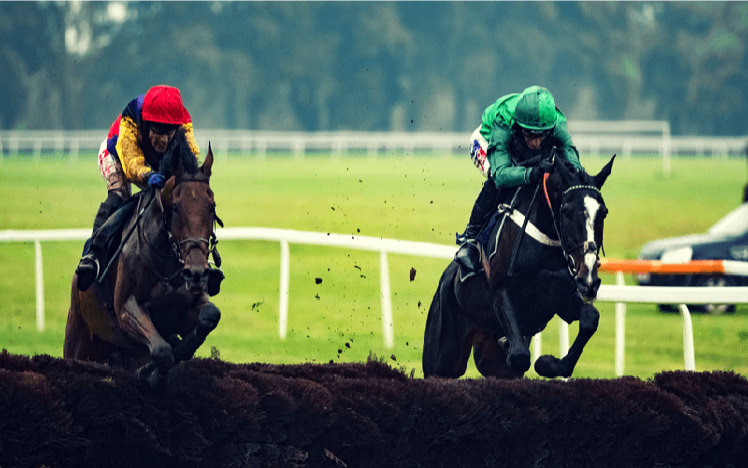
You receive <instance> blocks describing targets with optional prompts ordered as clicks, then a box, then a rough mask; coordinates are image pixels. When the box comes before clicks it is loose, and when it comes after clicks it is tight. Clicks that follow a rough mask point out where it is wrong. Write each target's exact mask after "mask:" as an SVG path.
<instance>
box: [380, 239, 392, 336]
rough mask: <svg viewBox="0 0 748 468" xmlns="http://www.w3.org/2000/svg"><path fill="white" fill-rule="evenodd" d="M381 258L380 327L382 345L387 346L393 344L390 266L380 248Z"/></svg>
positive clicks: (385, 254)
mask: <svg viewBox="0 0 748 468" xmlns="http://www.w3.org/2000/svg"><path fill="white" fill-rule="evenodd" d="M380 259H381V270H382V272H381V291H382V329H383V332H384V345H385V346H386V347H387V348H392V347H394V346H395V337H394V324H393V323H392V300H391V297H390V267H389V264H388V262H387V252H385V251H384V250H382V253H381V255H380Z"/></svg>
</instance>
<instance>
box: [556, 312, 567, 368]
mask: <svg viewBox="0 0 748 468" xmlns="http://www.w3.org/2000/svg"><path fill="white" fill-rule="evenodd" d="M558 343H559V344H558V347H559V351H558V353H559V356H558V358H559V359H562V358H563V357H564V356H566V355H567V354H569V324H568V323H566V322H564V320H563V319H562V318H561V317H558Z"/></svg>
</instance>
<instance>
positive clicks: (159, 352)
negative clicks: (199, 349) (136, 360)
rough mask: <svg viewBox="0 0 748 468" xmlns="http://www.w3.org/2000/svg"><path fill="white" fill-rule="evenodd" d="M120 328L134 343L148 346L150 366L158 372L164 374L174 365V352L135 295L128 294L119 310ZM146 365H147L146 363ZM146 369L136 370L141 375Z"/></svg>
mask: <svg viewBox="0 0 748 468" xmlns="http://www.w3.org/2000/svg"><path fill="white" fill-rule="evenodd" d="M118 315H119V320H120V324H121V326H122V330H123V331H124V332H125V334H127V336H128V337H129V338H130V339H132V340H133V341H135V342H136V343H140V344H143V345H144V346H146V347H148V350H149V351H150V354H151V360H152V365H151V366H150V367H151V368H156V369H157V370H158V374H160V375H161V376H165V375H166V373H167V372H168V371H169V369H170V368H171V367H172V366H174V353H173V351H172V349H171V345H170V344H169V343H167V342H166V340H164V338H163V337H162V336H161V335H160V334H159V333H158V331H157V330H156V327H155V325H153V321H152V320H151V317H150V316H149V315H148V313H147V312H146V311H145V310H144V309H143V308H142V307H141V306H140V305H139V304H138V302H137V301H136V300H135V297H133V296H130V297H129V298H128V299H127V301H125V304H124V305H123V306H122V308H121V310H120V311H119V314H118ZM147 366H148V365H147ZM146 371H147V369H145V368H142V369H141V370H138V375H139V376H142V375H143V372H146Z"/></svg>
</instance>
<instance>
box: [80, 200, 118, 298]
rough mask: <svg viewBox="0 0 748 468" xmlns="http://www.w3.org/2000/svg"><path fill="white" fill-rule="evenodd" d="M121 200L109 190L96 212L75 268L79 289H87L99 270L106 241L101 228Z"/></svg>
mask: <svg viewBox="0 0 748 468" xmlns="http://www.w3.org/2000/svg"><path fill="white" fill-rule="evenodd" d="M123 201H124V200H123V199H122V196H121V195H119V194H118V193H117V192H109V196H108V197H107V199H106V200H105V201H104V202H103V203H102V204H101V205H100V206H99V210H98V211H97V212H96V217H95V218H94V225H93V233H92V235H91V237H90V238H89V239H88V240H87V241H86V243H85V245H84V246H83V256H82V258H81V260H80V262H79V263H78V267H77V268H76V269H75V274H76V275H78V283H77V284H78V289H79V290H81V291H85V290H87V289H88V288H89V287H90V286H91V285H92V284H93V282H94V281H96V278H98V276H99V273H100V272H101V262H102V261H103V258H102V257H103V250H104V245H106V241H107V236H106V235H103V233H102V232H101V231H102V229H101V228H102V226H104V224H105V223H106V221H107V220H108V219H109V217H110V216H111V215H112V214H113V213H114V212H115V211H117V209H119V207H120V206H122V203H123Z"/></svg>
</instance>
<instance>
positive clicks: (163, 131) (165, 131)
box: [148, 122, 180, 137]
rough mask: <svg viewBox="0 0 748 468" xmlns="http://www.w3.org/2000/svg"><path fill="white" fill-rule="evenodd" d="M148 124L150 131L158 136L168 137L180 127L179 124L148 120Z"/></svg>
mask: <svg viewBox="0 0 748 468" xmlns="http://www.w3.org/2000/svg"><path fill="white" fill-rule="evenodd" d="M148 125H149V127H150V130H151V133H154V134H156V135H159V136H162V135H167V136H169V137H172V136H174V134H175V133H176V131H177V129H178V128H179V127H180V126H179V125H170V124H162V123H157V122H148Z"/></svg>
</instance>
